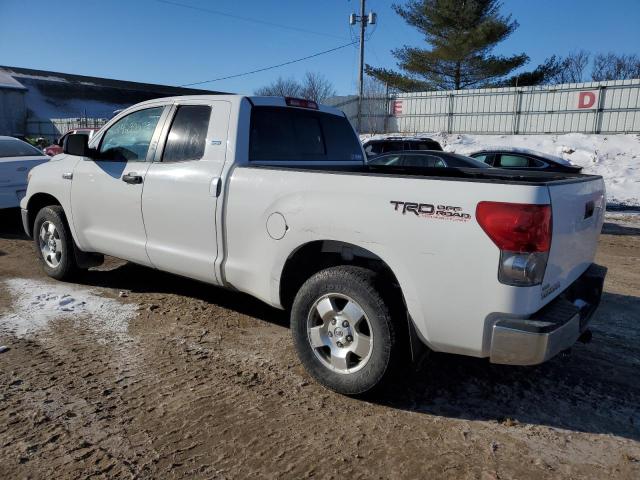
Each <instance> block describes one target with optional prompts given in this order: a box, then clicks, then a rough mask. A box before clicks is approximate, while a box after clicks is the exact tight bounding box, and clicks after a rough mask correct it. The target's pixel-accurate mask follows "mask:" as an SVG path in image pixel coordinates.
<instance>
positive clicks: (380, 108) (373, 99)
mask: <svg viewBox="0 0 640 480" xmlns="http://www.w3.org/2000/svg"><path fill="white" fill-rule="evenodd" d="M388 93H389V92H388V89H387V85H385V84H384V82H382V81H380V80H378V79H377V78H376V77H373V76H371V75H366V76H365V77H364V98H363V101H362V116H363V129H362V130H363V131H367V132H368V133H382V132H384V128H385V117H386V116H387V113H388V112H387V108H388V104H387V101H388V99H387V96H388Z"/></svg>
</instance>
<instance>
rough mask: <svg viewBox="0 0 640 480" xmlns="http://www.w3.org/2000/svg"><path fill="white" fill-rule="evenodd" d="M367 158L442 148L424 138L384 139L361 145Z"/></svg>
mask: <svg viewBox="0 0 640 480" xmlns="http://www.w3.org/2000/svg"><path fill="white" fill-rule="evenodd" d="M362 148H364V153H366V154H367V157H375V156H376V155H381V154H383V153H389V152H402V151H405V150H413V151H415V150H438V151H442V147H441V146H440V144H439V143H438V142H436V141H435V140H433V139H431V138H426V137H385V138H379V139H371V140H365V141H364V142H363V143H362Z"/></svg>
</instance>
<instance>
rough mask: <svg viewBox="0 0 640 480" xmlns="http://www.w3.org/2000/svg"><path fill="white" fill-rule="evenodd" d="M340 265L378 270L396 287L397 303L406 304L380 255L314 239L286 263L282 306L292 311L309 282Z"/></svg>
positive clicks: (395, 278)
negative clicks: (325, 270)
mask: <svg viewBox="0 0 640 480" xmlns="http://www.w3.org/2000/svg"><path fill="white" fill-rule="evenodd" d="M339 265H357V266H362V267H366V268H369V269H371V270H374V271H376V272H377V273H379V274H380V276H381V277H382V279H383V281H386V282H388V283H389V284H390V285H391V286H392V287H393V288H392V289H391V290H393V294H395V295H396V296H397V298H396V300H398V301H400V302H402V304H404V303H405V301H404V296H403V292H402V288H401V287H400V282H399V281H398V278H397V276H396V274H395V273H394V271H393V269H392V268H391V266H390V265H389V264H388V263H387V262H386V261H385V260H384V259H382V258H381V257H380V256H379V255H378V254H376V253H375V252H372V251H371V250H369V249H367V248H364V247H361V246H358V245H355V244H353V243H350V242H344V241H338V240H313V241H309V242H307V243H304V244H301V245H299V246H298V247H297V248H296V249H295V250H293V251H292V252H291V253H290V254H289V256H288V258H287V259H286V260H285V262H284V265H283V267H282V271H281V275H280V284H279V297H280V304H281V305H282V306H283V307H284V308H287V309H288V308H289V307H290V306H291V304H292V303H293V299H294V297H295V295H296V293H297V291H298V290H299V289H300V287H301V286H302V284H303V283H304V282H305V281H306V280H307V279H309V278H310V277H311V276H312V275H314V274H315V273H317V272H319V271H320V270H324V269H325V268H330V267H335V266H339Z"/></svg>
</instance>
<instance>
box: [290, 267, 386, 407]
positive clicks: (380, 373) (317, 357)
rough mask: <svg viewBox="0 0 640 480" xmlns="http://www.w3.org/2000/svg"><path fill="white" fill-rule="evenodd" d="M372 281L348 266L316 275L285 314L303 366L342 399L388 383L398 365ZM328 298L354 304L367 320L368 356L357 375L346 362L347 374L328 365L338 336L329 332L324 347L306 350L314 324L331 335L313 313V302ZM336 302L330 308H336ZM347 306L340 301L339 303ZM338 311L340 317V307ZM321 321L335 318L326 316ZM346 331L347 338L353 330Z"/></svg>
mask: <svg viewBox="0 0 640 480" xmlns="http://www.w3.org/2000/svg"><path fill="white" fill-rule="evenodd" d="M376 279H377V276H376V273H375V272H373V271H371V270H368V269H366V268H361V267H356V266H351V265H344V266H338V267H332V268H328V269H326V270H322V271H320V272H318V273H316V274H315V275H313V276H312V277H311V278H309V280H307V281H306V282H305V283H304V285H302V287H301V288H300V290H299V291H298V293H297V295H296V298H295V300H294V302H293V306H292V308H291V332H292V335H293V343H294V346H295V348H296V351H297V353H298V357H299V358H300V361H301V362H302V364H303V366H304V367H305V369H306V370H307V371H308V372H309V373H310V374H311V376H313V377H314V378H315V379H316V380H317V381H318V382H319V383H320V384H322V385H324V386H325V387H327V388H329V389H331V390H334V391H336V392H338V393H341V394H344V395H358V394H364V393H371V392H372V391H373V390H374V389H376V388H377V387H380V386H381V385H382V384H383V383H384V381H385V380H386V379H387V378H389V377H390V373H391V372H392V371H393V369H394V367H395V364H396V363H397V362H398V357H399V352H398V350H399V348H398V345H397V344H398V341H397V336H396V330H395V325H394V322H393V320H392V317H391V313H390V311H391V310H390V308H389V305H388V303H387V302H385V300H384V299H383V297H382V295H381V294H380V292H379V291H378V289H377V288H376ZM334 294H338V295H341V296H345V297H348V298H349V299H351V300H353V301H354V302H355V303H356V304H358V306H359V307H360V308H361V310H362V311H363V312H364V315H365V317H364V319H365V320H367V322H366V323H367V325H366V327H367V329H368V330H370V332H369V333H370V339H371V340H372V342H371V344H372V346H371V347H370V348H369V350H368V351H369V352H370V353H369V354H368V355H367V357H363V358H367V360H366V361H363V363H362V365H360V366H357V365H356V367H355V368H356V369H357V370H356V371H353V372H350V371H349V370H350V368H349V365H350V363H351V362H348V364H347V369H346V370H342V371H336V369H335V367H334V366H333V365H331V363H332V359H333V358H334V357H333V355H334V352H336V351H340V350H334V349H335V348H336V344H335V342H336V341H337V340H336V339H337V337H338V336H339V335H342V332H337V331H336V330H333V332H334V333H333V334H332V335H329V333H328V331H327V333H326V334H323V336H322V339H323V341H327V342H329V345H327V346H320V347H316V348H314V347H312V346H311V342H312V340H311V337H312V336H313V335H311V332H310V329H311V326H312V325H314V321H315V322H318V323H315V325H317V326H318V327H320V328H328V329H331V328H334V329H335V326H334V327H332V326H330V325H329V326H327V327H325V326H324V325H325V324H326V323H327V322H326V321H323V320H322V319H320V318H319V313H317V310H318V309H317V308H316V306H317V304H318V302H319V301H322V299H326V298H331V297H332V296H334ZM334 298H335V297H334ZM337 301H338V300H336V301H335V302H334V304H336V305H337ZM348 301H349V300H345V302H348ZM342 311H343V312H344V311H345V309H344V307H343V310H342ZM327 318H335V317H333V313H330V314H329V315H328V317H327ZM339 318H344V317H339ZM331 322H333V320H330V321H329V322H328V323H329V324H331ZM340 322H341V320H338V324H340ZM331 325H335V324H331ZM338 326H339V325H338ZM322 331H323V332H324V330H322ZM349 331H350V332H352V331H355V329H354V330H349ZM356 336H357V334H356V333H353V336H350V337H351V339H352V340H353V339H354V337H356ZM329 337H331V338H329ZM344 338H346V337H344ZM356 341H359V340H356ZM331 342H334V343H331ZM352 345H355V343H354V344H352ZM342 346H343V347H344V345H342ZM345 348H346V347H345ZM346 355H347V358H355V359H356V361H357V362H358V361H360V362H362V358H360V357H358V356H357V355H356V356H355V357H352V356H351V355H352V354H351V353H347V354H346ZM323 359H324V361H323Z"/></svg>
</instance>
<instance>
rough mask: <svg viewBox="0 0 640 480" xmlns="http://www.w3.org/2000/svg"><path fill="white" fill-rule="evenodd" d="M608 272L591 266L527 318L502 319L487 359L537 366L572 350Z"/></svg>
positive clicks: (492, 339)
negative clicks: (567, 350)
mask: <svg viewBox="0 0 640 480" xmlns="http://www.w3.org/2000/svg"><path fill="white" fill-rule="evenodd" d="M606 274H607V269H606V268H604V267H601V266H600V265H596V264H592V265H591V266H590V267H589V268H588V269H587V271H586V272H584V273H583V274H582V275H581V276H580V277H579V278H578V279H577V280H576V281H575V282H574V283H573V284H572V285H571V286H570V287H569V288H568V289H567V290H565V292H564V293H563V294H562V295H560V296H559V297H558V298H556V299H554V300H553V301H552V302H551V303H549V304H548V305H546V306H545V307H544V308H543V309H542V310H540V311H539V312H537V313H535V314H534V315H532V316H531V317H530V318H503V319H500V320H498V321H497V322H496V323H495V324H494V326H493V332H492V335H491V352H490V360H491V362H492V363H501V364H508V365H536V364H539V363H543V362H545V361H547V360H549V359H550V358H551V357H554V356H555V355H557V354H558V353H560V352H562V351H563V350H566V349H568V348H569V347H571V346H572V345H573V344H574V343H575V342H576V340H577V339H578V337H579V336H580V334H581V333H582V332H584V331H585V330H586V327H587V324H588V322H589V320H590V319H591V317H592V316H593V313H594V312H595V310H596V308H597V307H598V305H599V304H600V298H601V297H602V287H603V284H604V278H605V276H606Z"/></svg>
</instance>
